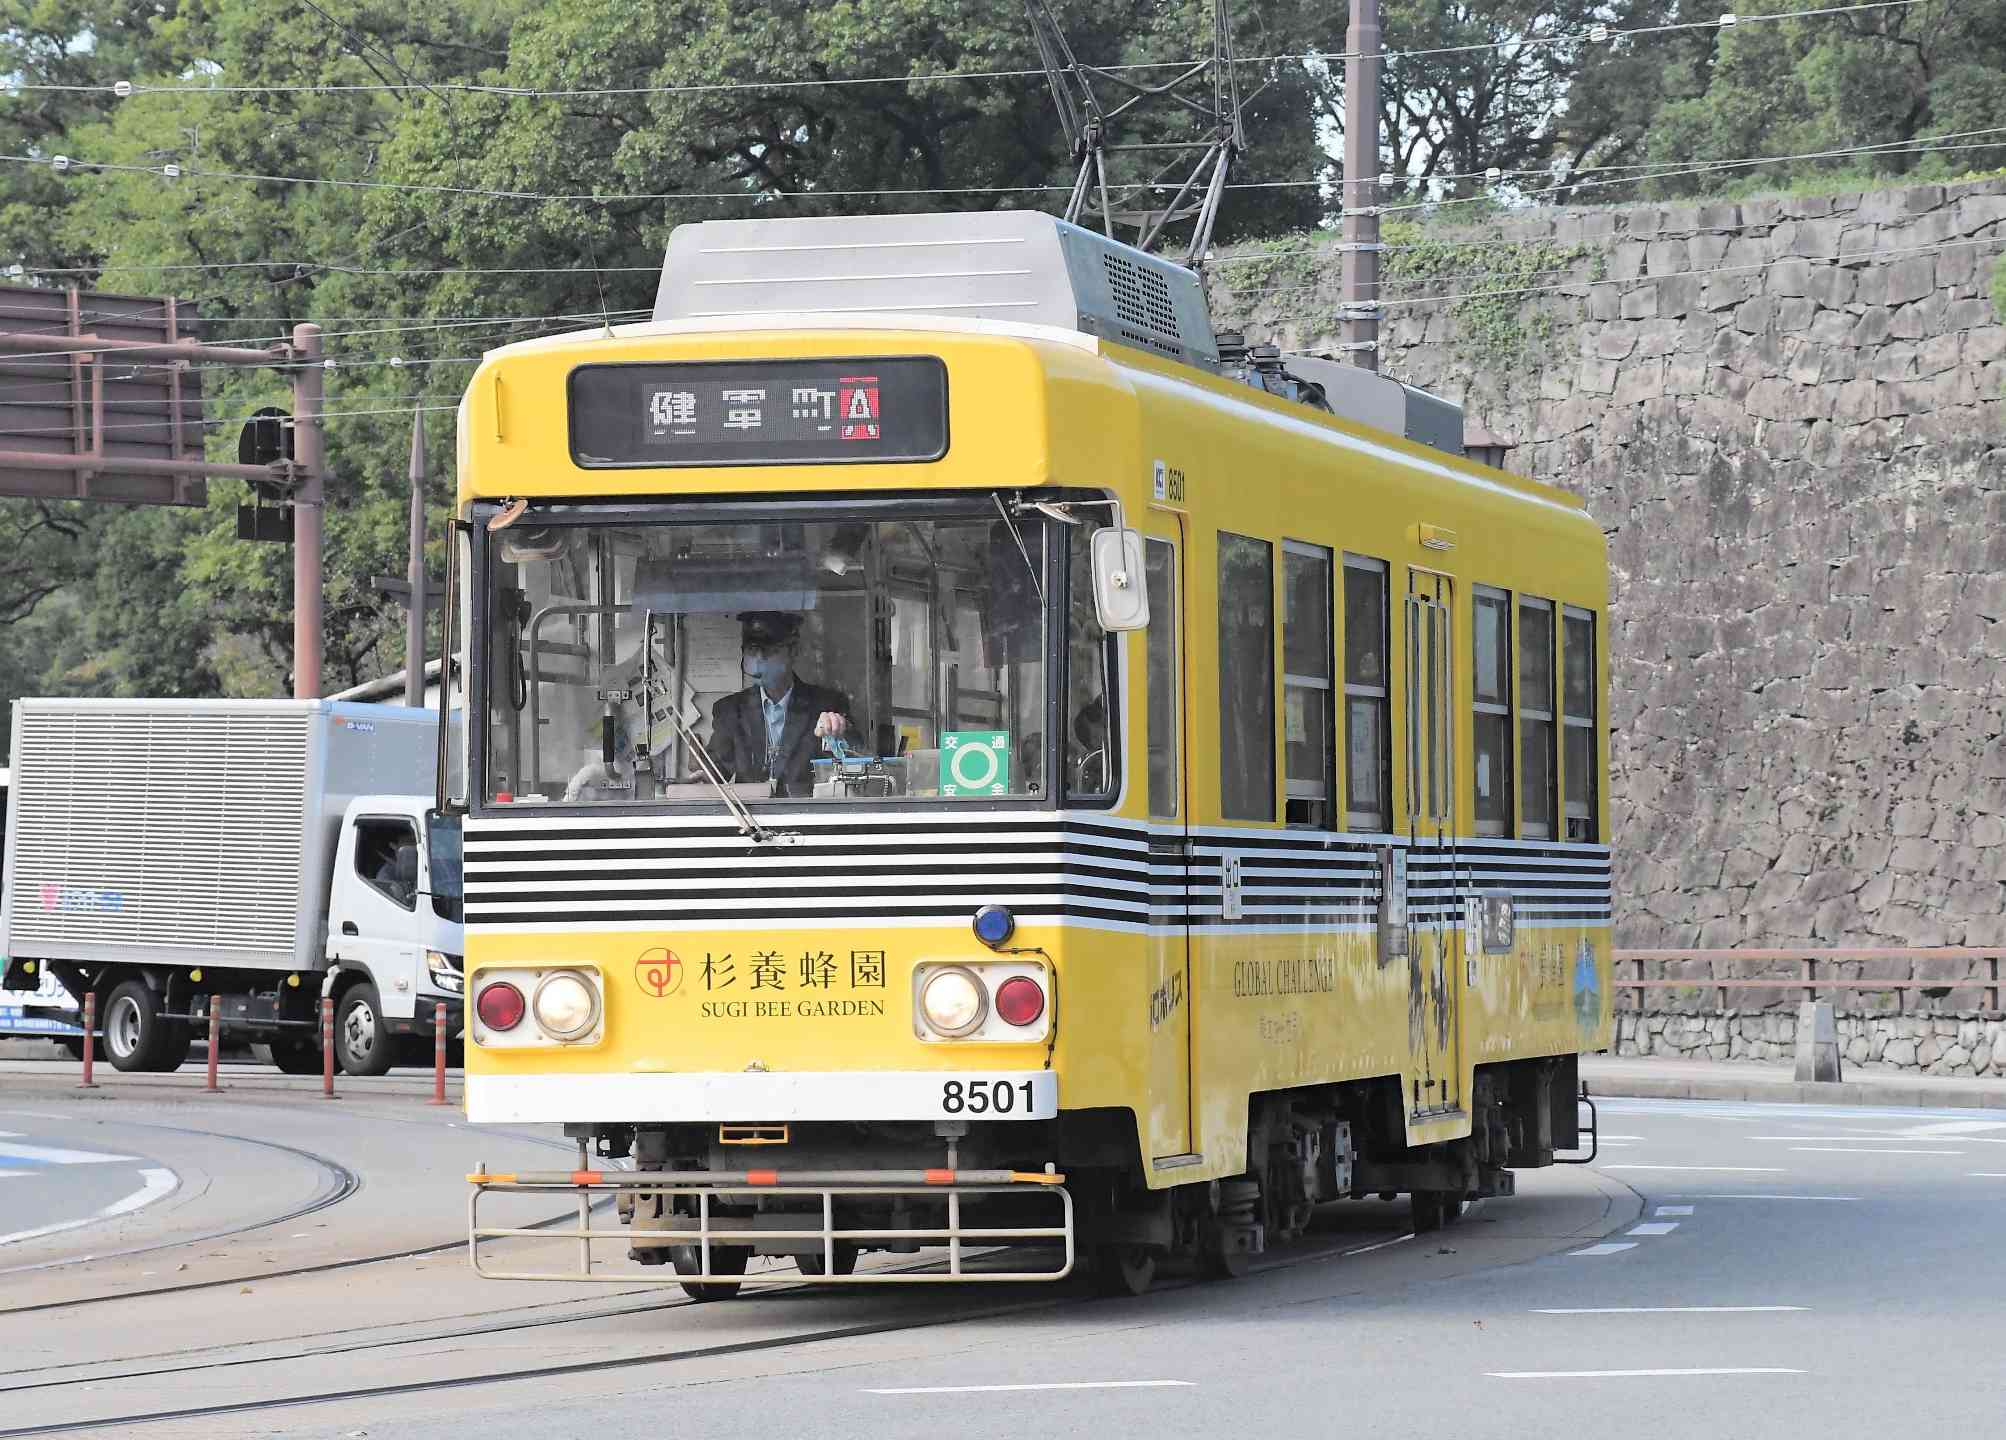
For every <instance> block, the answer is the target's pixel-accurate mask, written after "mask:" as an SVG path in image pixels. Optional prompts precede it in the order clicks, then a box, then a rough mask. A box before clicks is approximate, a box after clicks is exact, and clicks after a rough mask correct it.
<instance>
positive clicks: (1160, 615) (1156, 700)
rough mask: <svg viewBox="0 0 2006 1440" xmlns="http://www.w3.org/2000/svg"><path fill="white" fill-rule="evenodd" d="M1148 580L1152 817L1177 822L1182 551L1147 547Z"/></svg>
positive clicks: (1145, 569)
mask: <svg viewBox="0 0 2006 1440" xmlns="http://www.w3.org/2000/svg"><path fill="white" fill-rule="evenodd" d="M1143 579H1144V583H1145V584H1147V585H1148V587H1149V631H1148V647H1149V654H1148V671H1149V673H1148V676H1147V679H1148V683H1149V707H1148V710H1147V711H1146V718H1147V720H1148V725H1149V813H1150V816H1151V818H1153V819H1158V820H1174V819H1176V818H1177V790H1178V785H1177V706H1178V703H1179V701H1178V695H1177V550H1176V547H1175V546H1173V545H1170V544H1168V543H1167V542H1165V541H1162V540H1150V541H1146V542H1145V548H1144V550H1143Z"/></svg>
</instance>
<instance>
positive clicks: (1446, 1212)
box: [1408, 1190, 1463, 1235]
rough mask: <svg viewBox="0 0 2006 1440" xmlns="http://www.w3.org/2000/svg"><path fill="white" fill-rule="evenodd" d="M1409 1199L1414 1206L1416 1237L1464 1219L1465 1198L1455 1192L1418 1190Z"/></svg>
mask: <svg viewBox="0 0 2006 1440" xmlns="http://www.w3.org/2000/svg"><path fill="white" fill-rule="evenodd" d="M1408 1199H1409V1201H1410V1203H1411V1204H1412V1206H1413V1214H1414V1233H1415V1234H1416V1235H1426V1234H1428V1233H1429V1232H1430V1231H1434V1230H1440V1229H1441V1228H1442V1227H1443V1226H1445V1225H1453V1224H1455V1223H1456V1222H1457V1221H1458V1220H1460V1219H1462V1218H1463V1197H1462V1196H1461V1195H1460V1194H1458V1193H1456V1192H1455V1191H1453V1190H1416V1191H1415V1192H1414V1193H1413V1194H1412V1195H1411V1196H1409V1197H1408Z"/></svg>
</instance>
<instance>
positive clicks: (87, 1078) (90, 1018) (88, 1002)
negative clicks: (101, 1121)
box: [77, 990, 98, 1090]
mask: <svg viewBox="0 0 2006 1440" xmlns="http://www.w3.org/2000/svg"><path fill="white" fill-rule="evenodd" d="M97 1034H98V997H97V992H96V991H94V990H93V991H89V992H87V993H86V994H85V995H84V1080H83V1084H81V1085H79V1086H77V1089H79V1090H95V1089H97V1088H98V1086H97V1081H95V1080H93V1079H91V1063H92V1062H93V1061H94V1060H96V1059H97Z"/></svg>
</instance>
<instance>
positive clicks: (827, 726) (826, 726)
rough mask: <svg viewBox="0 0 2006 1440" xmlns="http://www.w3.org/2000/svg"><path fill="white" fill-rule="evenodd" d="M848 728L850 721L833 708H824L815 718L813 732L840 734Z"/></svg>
mask: <svg viewBox="0 0 2006 1440" xmlns="http://www.w3.org/2000/svg"><path fill="white" fill-rule="evenodd" d="M849 728H850V722H849V721H847V720H845V719H844V718H843V717H842V716H841V715H839V714H837V713H836V712H835V711H834V710H824V711H823V712H822V713H821V714H820V715H818V716H817V717H816V718H815V733H816V734H817V735H823V736H826V735H842V734H845V733H846V732H847V731H848V730H849Z"/></svg>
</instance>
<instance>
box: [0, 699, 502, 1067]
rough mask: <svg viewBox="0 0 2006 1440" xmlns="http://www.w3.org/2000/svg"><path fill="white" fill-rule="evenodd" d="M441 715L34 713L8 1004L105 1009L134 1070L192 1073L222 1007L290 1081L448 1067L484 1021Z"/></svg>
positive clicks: (14, 861)
mask: <svg viewBox="0 0 2006 1440" xmlns="http://www.w3.org/2000/svg"><path fill="white" fill-rule="evenodd" d="M437 727H438V716H437V713H436V712H434V711H428V710H417V709H407V708H404V707H401V706H390V705H358V704H346V703H342V702H339V701H331V700H270V701H266V700H45V699H31V700H18V701H16V702H15V703H14V717H13V749H12V753H11V756H10V759H11V763H12V768H13V775H12V785H11V787H10V789H11V793H10V795H9V803H8V806H7V829H6V850H5V858H4V867H5V869H4V877H5V878H4V885H0V990H9V989H11V990H19V991H40V990H41V989H42V988H43V986H44V985H45V984H46V981H47V977H48V976H50V975H53V976H54V977H55V979H56V981H57V983H58V984H60V985H61V987H62V988H63V990H65V991H66V992H67V993H68V995H69V996H70V997H71V998H72V999H74V1000H75V1001H76V1002H77V1003H78V1004H79V1005H81V1003H82V1001H83V997H84V996H85V995H86V994H94V995H95V996H96V997H97V1015H98V1028H99V1033H100V1035H101V1036H102V1050H103V1053H104V1055H105V1057H106V1058H107V1059H109V1060H110V1061H111V1063H112V1064H113V1065H115V1066H117V1067H118V1068H119V1069H121V1070H173V1069H175V1068H176V1067H178V1066H179V1065H180V1064H181V1062H182V1061H183V1060H185V1059H186V1058H187V1055H188V1049H189V1045H190V1043H191V1041H192V1040H193V1039H194V1037H195V1035H196V1033H197V1031H198V1027H199V1029H200V1030H201V1032H202V1033H206V1030H207V1025H208V1012H209V998H210V997H211V996H212V995H213V996H220V997H221V1005H220V1007H219V1011H220V1015H221V1019H222V1024H223V1029H224V1033H225V1034H226V1035H227V1036H229V1037H230V1038H232V1039H242V1040H248V1041H261V1042H263V1043H266V1044H268V1045H270V1046H271V1051H272V1059H273V1061H274V1063H275V1064H277V1065H278V1067H279V1068H280V1069H282V1070H286V1071H289V1072H292V1073H306V1072H311V1071H314V1070H318V1069H319V1068H320V1065H321V1049H320V1026H319V1011H320V1001H321V999H322V997H323V996H325V997H328V998H331V999H332V1000H333V1001H334V1002H335V1053H336V1059H337V1060H338V1062H339V1063H340V1065H341V1068H342V1069H344V1070H346V1071H348V1072H349V1073H350V1074H363V1075H380V1074H382V1073H383V1072H384V1071H385V1070H387V1069H389V1068H390V1066H391V1065H392V1064H394V1063H396V1062H397V1061H398V1060H399V1059H400V1058H403V1057H404V1056H405V1055H407V1054H408V1055H409V1057H410V1058H411V1059H413V1060H417V1059H418V1058H419V1056H420V1055H421V1054H422V1056H423V1059H424V1061H425V1062H426V1063H429V1061H430V1058H431V1054H432V1044H433V1041H432V1035H433V1030H434V1006H435V1004H437V1003H440V1002H443V1003H444V1004H445V1005H446V1023H447V1026H448V1035H449V1036H452V1035H457V1034H459V1032H460V1027H461V1021H462V999H461V994H462V988H463V982H462V956H463V955H464V953H465V951H464V947H463V945H462V943H461V938H460V937H461V911H460V855H459V845H458V838H459V836H458V830H457V829H456V828H454V827H453V826H452V825H450V824H433V823H429V822H430V821H431V818H432V816H431V812H432V805H433V799H432V794H433V776H434V774H435V773H436V768H435V767H436V758H435V757H436V755H437V743H438V728H437Z"/></svg>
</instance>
